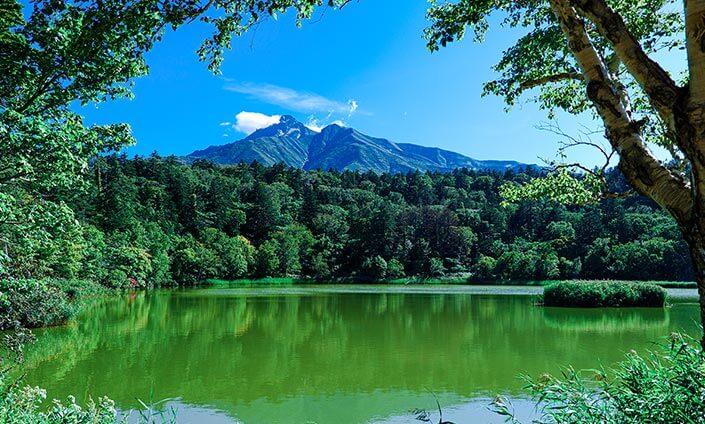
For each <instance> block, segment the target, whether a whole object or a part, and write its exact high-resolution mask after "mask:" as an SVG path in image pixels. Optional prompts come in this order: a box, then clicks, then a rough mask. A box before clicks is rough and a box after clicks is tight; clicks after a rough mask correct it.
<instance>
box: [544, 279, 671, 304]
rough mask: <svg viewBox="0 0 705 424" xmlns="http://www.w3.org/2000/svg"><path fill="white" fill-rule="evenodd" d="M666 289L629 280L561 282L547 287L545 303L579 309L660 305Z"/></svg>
mask: <svg viewBox="0 0 705 424" xmlns="http://www.w3.org/2000/svg"><path fill="white" fill-rule="evenodd" d="M666 298H667V292H666V290H665V289H664V288H662V287H659V286H657V285H655V284H648V283H634V282H630V281H559V282H555V283H551V284H549V285H547V286H546V287H544V291H543V296H542V297H541V303H542V304H543V305H544V306H564V307H580V308H597V307H628V306H642V307H652V308H661V307H663V306H664V305H665V303H666Z"/></svg>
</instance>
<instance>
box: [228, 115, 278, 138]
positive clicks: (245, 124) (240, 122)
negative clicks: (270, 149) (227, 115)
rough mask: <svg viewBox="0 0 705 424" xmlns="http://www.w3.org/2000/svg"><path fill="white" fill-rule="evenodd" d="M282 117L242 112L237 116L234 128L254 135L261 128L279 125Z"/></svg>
mask: <svg viewBox="0 0 705 424" xmlns="http://www.w3.org/2000/svg"><path fill="white" fill-rule="evenodd" d="M280 119H281V115H265V114H263V113H258V112H246V111H244V110H243V111H242V112H240V113H238V114H237V115H235V124H234V125H233V126H232V127H233V128H234V129H235V130H237V131H240V132H242V133H245V134H247V135H250V134H252V133H253V132H255V131H257V130H258V129H260V128H266V127H269V126H271V125H274V124H278V123H279V120H280Z"/></svg>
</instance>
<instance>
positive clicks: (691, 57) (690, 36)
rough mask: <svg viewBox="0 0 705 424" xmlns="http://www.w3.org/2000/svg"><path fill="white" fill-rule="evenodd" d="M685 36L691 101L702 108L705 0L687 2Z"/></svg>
mask: <svg viewBox="0 0 705 424" xmlns="http://www.w3.org/2000/svg"><path fill="white" fill-rule="evenodd" d="M685 37H686V43H685V45H686V49H687V51H688V70H689V73H690V82H689V90H690V102H691V103H693V104H694V106H695V107H701V108H702V107H703V105H705V0H688V1H686V2H685ZM701 119H703V118H701Z"/></svg>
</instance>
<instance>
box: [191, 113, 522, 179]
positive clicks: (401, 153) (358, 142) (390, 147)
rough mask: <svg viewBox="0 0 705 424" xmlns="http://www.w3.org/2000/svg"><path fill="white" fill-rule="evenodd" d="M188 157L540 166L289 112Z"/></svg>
mask: <svg viewBox="0 0 705 424" xmlns="http://www.w3.org/2000/svg"><path fill="white" fill-rule="evenodd" d="M186 159H187V161H193V160H196V159H208V160H211V161H213V162H215V163H219V164H223V165H227V164H236V163H240V162H247V163H250V162H253V161H257V162H259V163H261V164H263V165H273V164H275V163H280V162H283V163H285V164H287V165H289V166H293V167H297V168H302V169H325V170H327V169H336V170H344V169H351V170H359V171H363V172H364V171H374V172H391V173H396V172H408V171H414V170H417V169H418V170H421V171H450V170H453V169H456V168H468V169H486V170H496V171H505V170H508V169H511V170H519V169H524V168H526V167H535V166H536V165H527V164H523V163H519V162H515V161H501V160H476V159H472V158H469V157H467V156H464V155H461V154H459V153H455V152H450V151H448V150H443V149H439V148H435V147H424V146H419V145H416V144H409V143H394V142H392V141H390V140H387V139H384V138H376V137H370V136H368V135H365V134H363V133H361V132H359V131H357V130H356V129H354V128H346V127H341V126H339V125H336V124H332V125H329V126H327V127H325V128H323V130H321V132H316V131H313V130H311V129H309V128H307V127H306V126H305V125H304V124H302V123H301V122H299V121H297V120H296V119H295V118H293V117H292V116H289V115H284V116H282V117H281V119H280V121H279V123H277V124H274V125H272V126H269V127H267V128H263V129H260V130H257V131H255V132H254V133H252V134H250V135H249V136H247V137H245V138H243V139H242V140H238V141H236V142H234V143H229V144H224V145H221V146H210V147H208V148H206V149H203V150H197V151H195V152H193V153H191V154H190V155H188V156H187V157H186Z"/></svg>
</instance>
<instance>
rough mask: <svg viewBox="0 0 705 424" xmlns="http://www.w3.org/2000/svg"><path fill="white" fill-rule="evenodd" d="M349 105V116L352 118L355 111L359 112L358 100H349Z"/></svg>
mask: <svg viewBox="0 0 705 424" xmlns="http://www.w3.org/2000/svg"><path fill="white" fill-rule="evenodd" d="M348 105H349V106H350V111H349V112H348V116H350V115H352V114H353V113H355V111H356V110H357V107H358V104H357V100H355V99H350V100H348Z"/></svg>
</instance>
